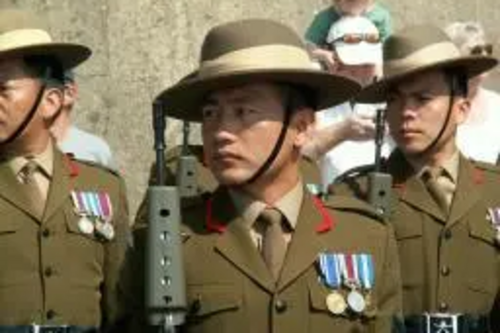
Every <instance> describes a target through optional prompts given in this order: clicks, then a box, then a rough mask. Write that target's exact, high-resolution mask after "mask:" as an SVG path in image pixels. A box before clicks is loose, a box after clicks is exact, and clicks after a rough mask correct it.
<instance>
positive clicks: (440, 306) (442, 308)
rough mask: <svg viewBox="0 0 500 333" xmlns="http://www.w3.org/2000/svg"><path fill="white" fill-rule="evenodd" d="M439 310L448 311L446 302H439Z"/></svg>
mask: <svg viewBox="0 0 500 333" xmlns="http://www.w3.org/2000/svg"><path fill="white" fill-rule="evenodd" d="M439 311H441V312H446V311H448V304H446V302H441V303H440V304H439Z"/></svg>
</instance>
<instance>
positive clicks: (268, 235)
mask: <svg viewBox="0 0 500 333" xmlns="http://www.w3.org/2000/svg"><path fill="white" fill-rule="evenodd" d="M258 222H259V223H261V224H262V227H263V230H264V234H263V237H262V255H263V257H264V261H265V262H266V264H267V267H269V270H270V271H271V273H272V274H273V277H274V278H275V279H276V280H278V278H279V275H280V272H281V267H282V266H283V261H284V260H285V254H286V250H287V242H286V240H285V237H284V232H283V224H282V222H283V215H282V214H281V212H280V211H279V210H277V209H275V208H266V209H264V210H263V211H262V213H261V214H260V216H259V218H258Z"/></svg>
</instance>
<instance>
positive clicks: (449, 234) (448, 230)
mask: <svg viewBox="0 0 500 333" xmlns="http://www.w3.org/2000/svg"><path fill="white" fill-rule="evenodd" d="M451 237H452V233H451V230H450V229H446V230H445V231H444V232H443V238H444V239H450V238H451Z"/></svg>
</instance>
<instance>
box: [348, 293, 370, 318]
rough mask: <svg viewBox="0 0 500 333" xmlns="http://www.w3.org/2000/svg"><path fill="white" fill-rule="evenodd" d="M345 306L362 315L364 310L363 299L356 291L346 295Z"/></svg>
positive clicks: (364, 302)
mask: <svg viewBox="0 0 500 333" xmlns="http://www.w3.org/2000/svg"><path fill="white" fill-rule="evenodd" d="M347 304H348V305H349V308H350V309H351V310H352V311H354V312H356V313H362V312H363V311H364V310H365V308H366V301H365V298H364V297H363V295H361V293H360V292H358V291H357V290H356V289H353V290H351V291H350V292H349V294H348V295H347Z"/></svg>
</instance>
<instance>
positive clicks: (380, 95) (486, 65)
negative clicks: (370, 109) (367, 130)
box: [356, 56, 498, 103]
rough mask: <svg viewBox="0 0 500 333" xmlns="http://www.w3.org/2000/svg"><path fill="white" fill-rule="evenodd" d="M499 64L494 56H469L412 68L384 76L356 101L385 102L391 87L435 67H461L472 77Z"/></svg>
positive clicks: (362, 92)
mask: <svg viewBox="0 0 500 333" xmlns="http://www.w3.org/2000/svg"><path fill="white" fill-rule="evenodd" d="M497 64H498V60H497V59H496V58H494V57H489V56H468V57H460V58H456V59H449V60H446V61H439V62H435V63H432V64H429V65H424V66H419V67H415V68H411V69H408V70H407V71H404V72H401V73H399V74H396V75H392V76H390V77H386V78H383V79H382V80H380V81H378V82H375V83H373V84H371V85H369V86H367V87H366V88H364V89H363V90H362V91H361V92H360V93H359V94H358V96H356V101H358V102H360V103H381V102H384V101H385V100H386V99H387V94H388V92H389V90H390V89H391V87H393V86H394V85H395V84H397V83H399V82H401V81H403V80H405V79H407V78H410V77H412V76H414V75H416V74H419V73H423V72H427V71H431V70H435V69H447V68H461V69H462V70H463V71H465V73H464V74H465V75H467V77H468V78H469V79H470V78H473V77H475V76H477V75H479V74H482V73H484V72H487V71H489V70H490V69H492V68H493V67H495V66H496V65H497Z"/></svg>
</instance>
